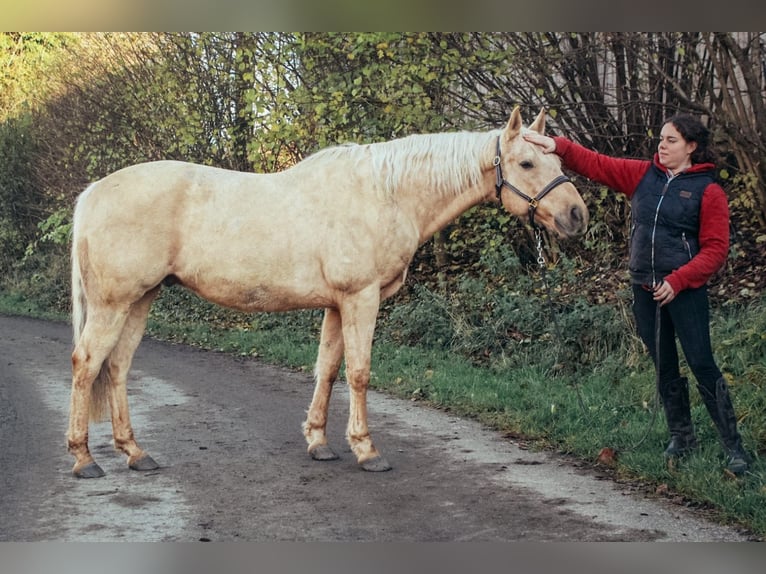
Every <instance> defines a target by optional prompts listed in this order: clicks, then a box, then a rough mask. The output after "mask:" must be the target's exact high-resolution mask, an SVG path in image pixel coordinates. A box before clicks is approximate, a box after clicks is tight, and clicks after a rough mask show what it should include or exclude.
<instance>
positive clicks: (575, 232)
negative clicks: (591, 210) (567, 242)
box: [555, 205, 589, 237]
mask: <svg viewBox="0 0 766 574" xmlns="http://www.w3.org/2000/svg"><path fill="white" fill-rule="evenodd" d="M555 221H556V228H557V231H558V232H559V233H560V234H561V235H562V236H564V237H578V236H580V235H582V234H583V233H585V231H586V230H587V229H588V221H589V214H588V209H587V208H585V207H583V206H580V205H573V206H572V207H571V208H570V210H569V211H568V212H567V213H566V215H564V214H562V215H559V216H556V218H555Z"/></svg>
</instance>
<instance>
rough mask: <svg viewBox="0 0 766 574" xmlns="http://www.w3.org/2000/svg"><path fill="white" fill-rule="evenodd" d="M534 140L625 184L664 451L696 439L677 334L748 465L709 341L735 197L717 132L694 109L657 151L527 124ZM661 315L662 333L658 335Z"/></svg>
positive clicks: (574, 165) (708, 401) (607, 181)
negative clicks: (635, 150) (646, 153)
mask: <svg viewBox="0 0 766 574" xmlns="http://www.w3.org/2000/svg"><path fill="white" fill-rule="evenodd" d="M524 137H525V138H526V139H527V141H530V142H532V143H535V144H537V145H540V146H542V148H543V150H544V151H545V153H556V154H557V155H559V156H560V157H561V159H562V162H563V165H564V167H566V168H568V169H571V170H572V171H575V172H577V173H579V174H581V175H583V176H585V177H587V178H589V179H592V180H594V181H598V182H599V183H602V184H604V185H607V186H609V187H610V188H611V189H614V190H615V191H618V192H621V193H624V194H625V195H626V196H627V197H628V198H629V199H630V201H631V219H632V225H631V248H630V275H631V283H632V287H633V313H634V316H635V319H636V327H637V330H638V334H639V336H640V337H641V339H642V340H643V342H644V344H645V345H646V346H647V348H648V349H649V353H650V354H651V356H652V359H653V361H654V365H655V368H656V369H657V370H658V375H659V376H658V387H659V388H658V390H659V394H660V398H661V399H662V404H663V406H664V408H665V416H666V418H667V423H668V430H669V431H670V444H669V445H668V447H667V449H666V450H665V456H666V457H668V458H670V457H679V456H682V455H684V454H686V453H688V452H689V451H690V450H692V449H693V448H695V447H696V445H697V439H696V437H695V434H694V427H693V426H692V421H691V413H690V410H689V388H688V382H687V379H686V378H685V377H682V376H681V373H680V370H679V364H678V353H677V350H676V337H678V340H679V341H680V343H681V347H682V349H683V352H684V355H685V357H686V361H687V363H688V365H689V368H690V369H691V371H692V373H693V374H694V376H695V378H696V379H697V389H698V390H699V393H700V396H701V397H702V400H703V402H704V404H705V406H706V407H707V410H708V412H709V413H710V417H711V418H712V419H713V421H714V422H715V425H716V427H717V429H718V432H719V434H720V436H721V441H722V442H723V445H724V448H725V450H726V454H727V456H728V462H727V468H728V470H729V471H730V472H732V473H734V474H738V475H739V474H742V473H744V472H745V471H746V470H747V467H748V458H749V457H748V455H747V454H746V453H745V451H744V449H743V447H742V439H741V437H740V434H739V432H738V431H737V417H736V416H735V414H734V408H733V406H732V402H731V398H730V396H729V391H728V386H727V384H726V379H724V377H723V376H722V374H721V371H720V370H719V369H718V366H717V365H716V363H715V360H714V359H713V352H712V348H711V345H710V323H709V306H708V296H707V282H708V280H709V279H710V277H711V276H712V275H713V274H714V273H715V272H716V271H717V270H718V269H719V268H720V267H721V266H722V265H723V264H724V262H725V261H726V256H727V254H728V250H729V207H728V204H727V200H726V195H725V193H724V191H723V189H722V188H721V186H720V185H718V184H717V183H715V181H714V171H715V164H714V161H715V156H714V154H713V152H712V150H711V149H710V148H709V147H708V140H709V132H708V130H707V128H706V127H705V126H704V125H703V124H702V123H701V122H700V121H699V120H698V119H696V118H695V117H693V116H691V115H689V114H677V115H675V116H673V117H671V118H670V119H669V120H667V121H666V122H665V123H664V124H663V126H662V131H661V132H660V141H659V145H658V147H657V153H656V154H655V155H654V160H653V161H646V160H635V159H620V158H613V157H609V156H605V155H602V154H598V153H596V152H593V151H591V150H588V149H586V148H584V147H582V146H580V145H578V144H575V143H573V142H572V141H570V140H568V139H566V138H563V137H554V138H551V137H548V136H544V135H541V134H538V133H533V132H529V133H526V134H525V136H524ZM657 318H659V341H656V328H657V324H656V321H657Z"/></svg>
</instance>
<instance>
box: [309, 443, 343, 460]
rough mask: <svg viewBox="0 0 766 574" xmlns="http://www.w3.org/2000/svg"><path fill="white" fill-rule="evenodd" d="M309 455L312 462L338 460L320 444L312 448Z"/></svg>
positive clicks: (330, 450) (333, 452)
mask: <svg viewBox="0 0 766 574" xmlns="http://www.w3.org/2000/svg"><path fill="white" fill-rule="evenodd" d="M309 454H310V455H311V458H313V459H314V460H338V455H337V454H335V451H334V450H333V449H331V448H330V447H329V446H327V445H326V444H320V445H319V446H317V447H315V448H313V449H312V450H311V451H310V452H309Z"/></svg>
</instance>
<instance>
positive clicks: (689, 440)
mask: <svg viewBox="0 0 766 574" xmlns="http://www.w3.org/2000/svg"><path fill="white" fill-rule="evenodd" d="M659 393H660V398H661V399H662V406H663V407H665V418H666V419H667V422H668V430H669V431H670V444H668V448H666V449H665V457H666V458H674V457H679V456H683V455H685V454H687V453H688V452H689V451H690V450H692V449H693V448H695V447H696V446H697V438H696V437H695V436H694V426H693V425H692V415H691V411H690V409H689V382H688V381H687V380H686V378H685V377H680V378H678V379H674V380H672V381H664V382H662V381H661V382H660V385H659Z"/></svg>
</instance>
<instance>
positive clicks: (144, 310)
mask: <svg viewBox="0 0 766 574" xmlns="http://www.w3.org/2000/svg"><path fill="white" fill-rule="evenodd" d="M158 292H159V287H157V288H155V289H153V290H151V291H149V292H148V293H146V295H144V296H143V298H141V299H140V300H139V301H137V302H136V303H134V304H133V305H132V306H131V308H130V312H129V314H128V319H127V321H126V323H125V328H124V329H123V330H122V336H121V337H120V340H119V342H118V343H117V346H116V347H115V348H114V350H113V351H112V353H111V354H110V355H109V359H108V369H109V380H110V383H111V384H110V385H109V407H110V409H111V414H112V432H113V434H114V446H115V448H116V449H117V450H120V451H122V452H124V453H125V454H127V455H128V466H129V467H130V468H131V469H133V470H154V469H156V468H158V467H159V465H158V464H157V463H156V462H155V461H154V459H153V458H152V457H151V456H149V455H148V454H147V453H146V452H145V451H144V450H142V449H141V448H140V447H139V446H138V443H136V439H135V437H134V436H133V427H132V425H131V423H130V413H129V411H128V390H127V382H128V371H129V370H130V365H131V363H132V361H133V355H134V354H135V352H136V349H137V348H138V345H139V344H140V343H141V337H142V336H143V334H144V330H145V329H146V319H147V317H148V315H149V307H151V304H152V301H154V298H155V297H156V296H157V293H158Z"/></svg>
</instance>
